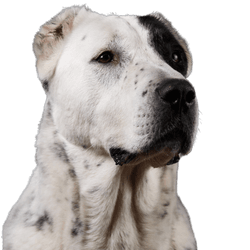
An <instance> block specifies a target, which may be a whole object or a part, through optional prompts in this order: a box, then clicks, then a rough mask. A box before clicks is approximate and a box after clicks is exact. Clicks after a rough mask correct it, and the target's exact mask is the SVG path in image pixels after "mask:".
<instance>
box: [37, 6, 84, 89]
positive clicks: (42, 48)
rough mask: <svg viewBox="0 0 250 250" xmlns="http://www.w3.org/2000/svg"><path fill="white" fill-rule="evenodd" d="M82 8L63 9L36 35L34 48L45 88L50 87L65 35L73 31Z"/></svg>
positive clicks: (38, 69) (40, 76)
mask: <svg viewBox="0 0 250 250" xmlns="http://www.w3.org/2000/svg"><path fill="white" fill-rule="evenodd" d="M83 8H85V7H83ZM81 9H82V7H79V6H73V7H70V8H65V9H63V10H62V11H61V12H60V13H59V14H57V15H56V16H55V17H53V18H52V19H51V20H50V21H48V22H46V23H45V24H44V25H42V26H41V28H40V30H39V31H38V32H37V33H36V35H35V38H34V43H33V49H34V53H35V56H36V59H37V61H36V67H37V73H38V77H39V79H40V81H41V82H42V84H43V87H44V89H45V90H47V89H48V82H49V81H50V79H51V77H52V76H53V74H54V72H55V68H56V65H57V62H58V59H59V58H60V55H61V51H62V48H63V45H64V41H65V37H66V36H67V35H68V34H69V33H70V32H71V30H72V28H73V24H74V20H75V17H76V16H77V14H78V12H79V11H80V10H81Z"/></svg>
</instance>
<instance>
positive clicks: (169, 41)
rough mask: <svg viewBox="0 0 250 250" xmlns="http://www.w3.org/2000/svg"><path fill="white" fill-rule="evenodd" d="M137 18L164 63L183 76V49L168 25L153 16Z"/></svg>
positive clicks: (185, 69)
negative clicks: (147, 32)
mask: <svg viewBox="0 0 250 250" xmlns="http://www.w3.org/2000/svg"><path fill="white" fill-rule="evenodd" d="M138 19H139V22H140V24H141V25H142V26H144V27H145V28H146V29H148V30H149V36H150V37H149V38H150V45H151V46H152V47H153V48H154V49H155V50H156V51H157V52H158V54H159V55H160V56H161V57H162V59H163V60H164V61H165V62H166V63H168V64H169V65H170V66H171V67H172V68H173V69H175V70H177V71H178V72H180V73H181V74H182V75H184V76H185V75H186V74H187V57H186V54H185V51H184V49H183V48H182V47H181V45H180V44H179V43H178V41H177V39H176V38H175V37H174V35H173V34H172V32H171V31H170V30H169V29H168V27H167V26H166V25H165V24H164V23H163V22H162V21H160V20H159V19H158V18H156V17H154V16H150V15H147V16H140V17H138ZM174 54H176V55H178V57H179V58H178V61H177V62H175V60H173V55H174Z"/></svg>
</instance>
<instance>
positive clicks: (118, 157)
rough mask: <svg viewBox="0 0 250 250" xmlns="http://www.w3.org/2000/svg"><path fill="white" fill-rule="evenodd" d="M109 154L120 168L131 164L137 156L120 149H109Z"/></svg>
mask: <svg viewBox="0 0 250 250" xmlns="http://www.w3.org/2000/svg"><path fill="white" fill-rule="evenodd" d="M109 152H110V155H111V157H112V158H113V160H114V161H115V164H116V165H120V166H122V165H123V164H127V163H129V162H131V161H132V160H133V159H134V158H135V157H136V155H137V154H134V153H130V152H128V151H127V150H124V149H121V148H110V149H109Z"/></svg>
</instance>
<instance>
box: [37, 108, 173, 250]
mask: <svg viewBox="0 0 250 250" xmlns="http://www.w3.org/2000/svg"><path fill="white" fill-rule="evenodd" d="M51 152H52V153H51ZM36 157H37V164H38V172H39V175H40V177H39V178H40V179H41V180H42V181H41V182H43V181H44V183H45V182H46V184H47V185H46V186H44V185H41V188H43V189H45V188H49V190H40V191H39V192H40V197H41V199H49V200H50V202H49V205H48V207H44V208H43V209H44V210H46V211H50V213H54V215H53V218H54V219H53V220H54V221H55V223H54V224H56V223H57V225H60V229H59V230H60V231H61V232H62V237H70V239H69V240H67V242H72V244H82V245H83V246H85V247H86V249H96V250H97V249H102V250H103V249H161V248H160V246H159V248H158V247H157V245H158V243H159V242H161V245H162V246H163V245H164V244H163V243H162V242H165V247H166V246H167V245H168V244H170V242H169V239H170V238H171V225H172V221H171V220H172V218H173V216H171V215H172V214H173V211H174V209H175V204H176V198H177V195H176V171H177V164H175V165H172V166H164V167H162V168H152V167H150V166H149V165H147V164H146V163H141V164H140V165H137V166H126V165H124V166H116V165H115V163H114V161H113V159H112V158H111V157H110V156H109V155H108V154H107V153H105V152H103V151H102V150H100V149H99V150H96V149H93V148H91V147H90V148H83V147H80V146H75V145H73V144H71V143H69V142H67V141H66V140H65V139H64V138H63V137H62V136H61V135H60V134H59V133H58V132H57V131H56V128H55V126H54V124H53V119H52V116H51V114H50V113H49V112H48V111H46V110H45V112H44V115H43V118H42V121H41V124H40V131H39V134H38V137H37V156H36ZM58 169H60V170H61V171H60V172H58ZM48 172H50V174H46V173H48ZM41 209H42V208H41ZM56 220H58V222H56ZM59 221H61V222H59ZM62 221H63V222H62ZM59 230H58V231H59ZM76 242H78V243H76ZM149 242H150V245H149ZM83 249H85V248H83ZM164 249H165V248H164Z"/></svg>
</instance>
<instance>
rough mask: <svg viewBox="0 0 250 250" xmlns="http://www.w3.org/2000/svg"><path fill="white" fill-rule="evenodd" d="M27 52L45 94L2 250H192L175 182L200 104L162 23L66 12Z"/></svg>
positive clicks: (185, 59)
mask: <svg viewBox="0 0 250 250" xmlns="http://www.w3.org/2000/svg"><path fill="white" fill-rule="evenodd" d="M34 52H35V55H36V58H37V72H38V76H39V79H40V80H41V82H42V84H43V87H44V89H45V92H46V95H47V99H46V103H45V106H44V113H43V116H42V120H41V123H40V128H39V133H38V136H37V143H36V147H37V154H36V162H37V167H36V169H35V170H34V172H33V175H32V177H31V179H30V182H29V184H28V186H27V188H26V189H25V191H24V192H23V194H22V195H21V197H20V199H19V200H18V202H17V203H16V204H15V206H14V207H13V209H12V210H11V212H10V213H9V216H8V218H7V221H6V223H5V225H4V230H3V239H4V243H3V245H4V250H41V249H42V250H63V249H64V250H66V249H67V250H80V249H86V250H87V249H88V250H90V249H92V250H120V249H121V250H142V249H143V250H170V249H171V250H195V249H196V241H195V239H194V235H193V231H192V228H191V224H190V221H189V217H188V214H187V211H186V210H185V208H184V207H183V205H182V203H181V201H180V199H179V197H178V196H177V191H176V178H177V167H178V166H177V165H178V164H177V162H178V161H179V159H180V157H181V156H183V155H186V154H188V153H189V152H190V151H191V149H192V146H193V143H194V138H195V134H196V130H197V123H198V122H197V120H198V111H197V110H198V104H197V99H196V95H195V90H194V88H193V87H192V85H191V84H190V83H189V82H188V81H187V80H186V77H187V76H188V75H189V74H190V72H191V68H192V59H191V55H190V53H189V51H188V48H187V45H186V42H185V41H184V40H183V38H181V36H180V35H179V34H178V33H177V31H176V30H175V29H174V28H173V27H172V25H171V23H170V22H169V21H167V20H166V19H165V18H164V17H163V16H162V15H161V14H159V13H154V14H151V15H147V16H141V17H137V16H115V15H111V16H104V15H99V14H97V13H94V12H92V11H90V10H88V9H87V8H86V7H84V6H83V7H76V6H75V7H71V8H67V9H64V10H63V11H61V12H60V13H59V14H58V15H57V16H55V17H54V18H52V19H51V21H49V22H47V23H45V24H44V25H43V26H42V27H41V29H40V31H39V32H38V33H37V34H36V36H35V40H34Z"/></svg>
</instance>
